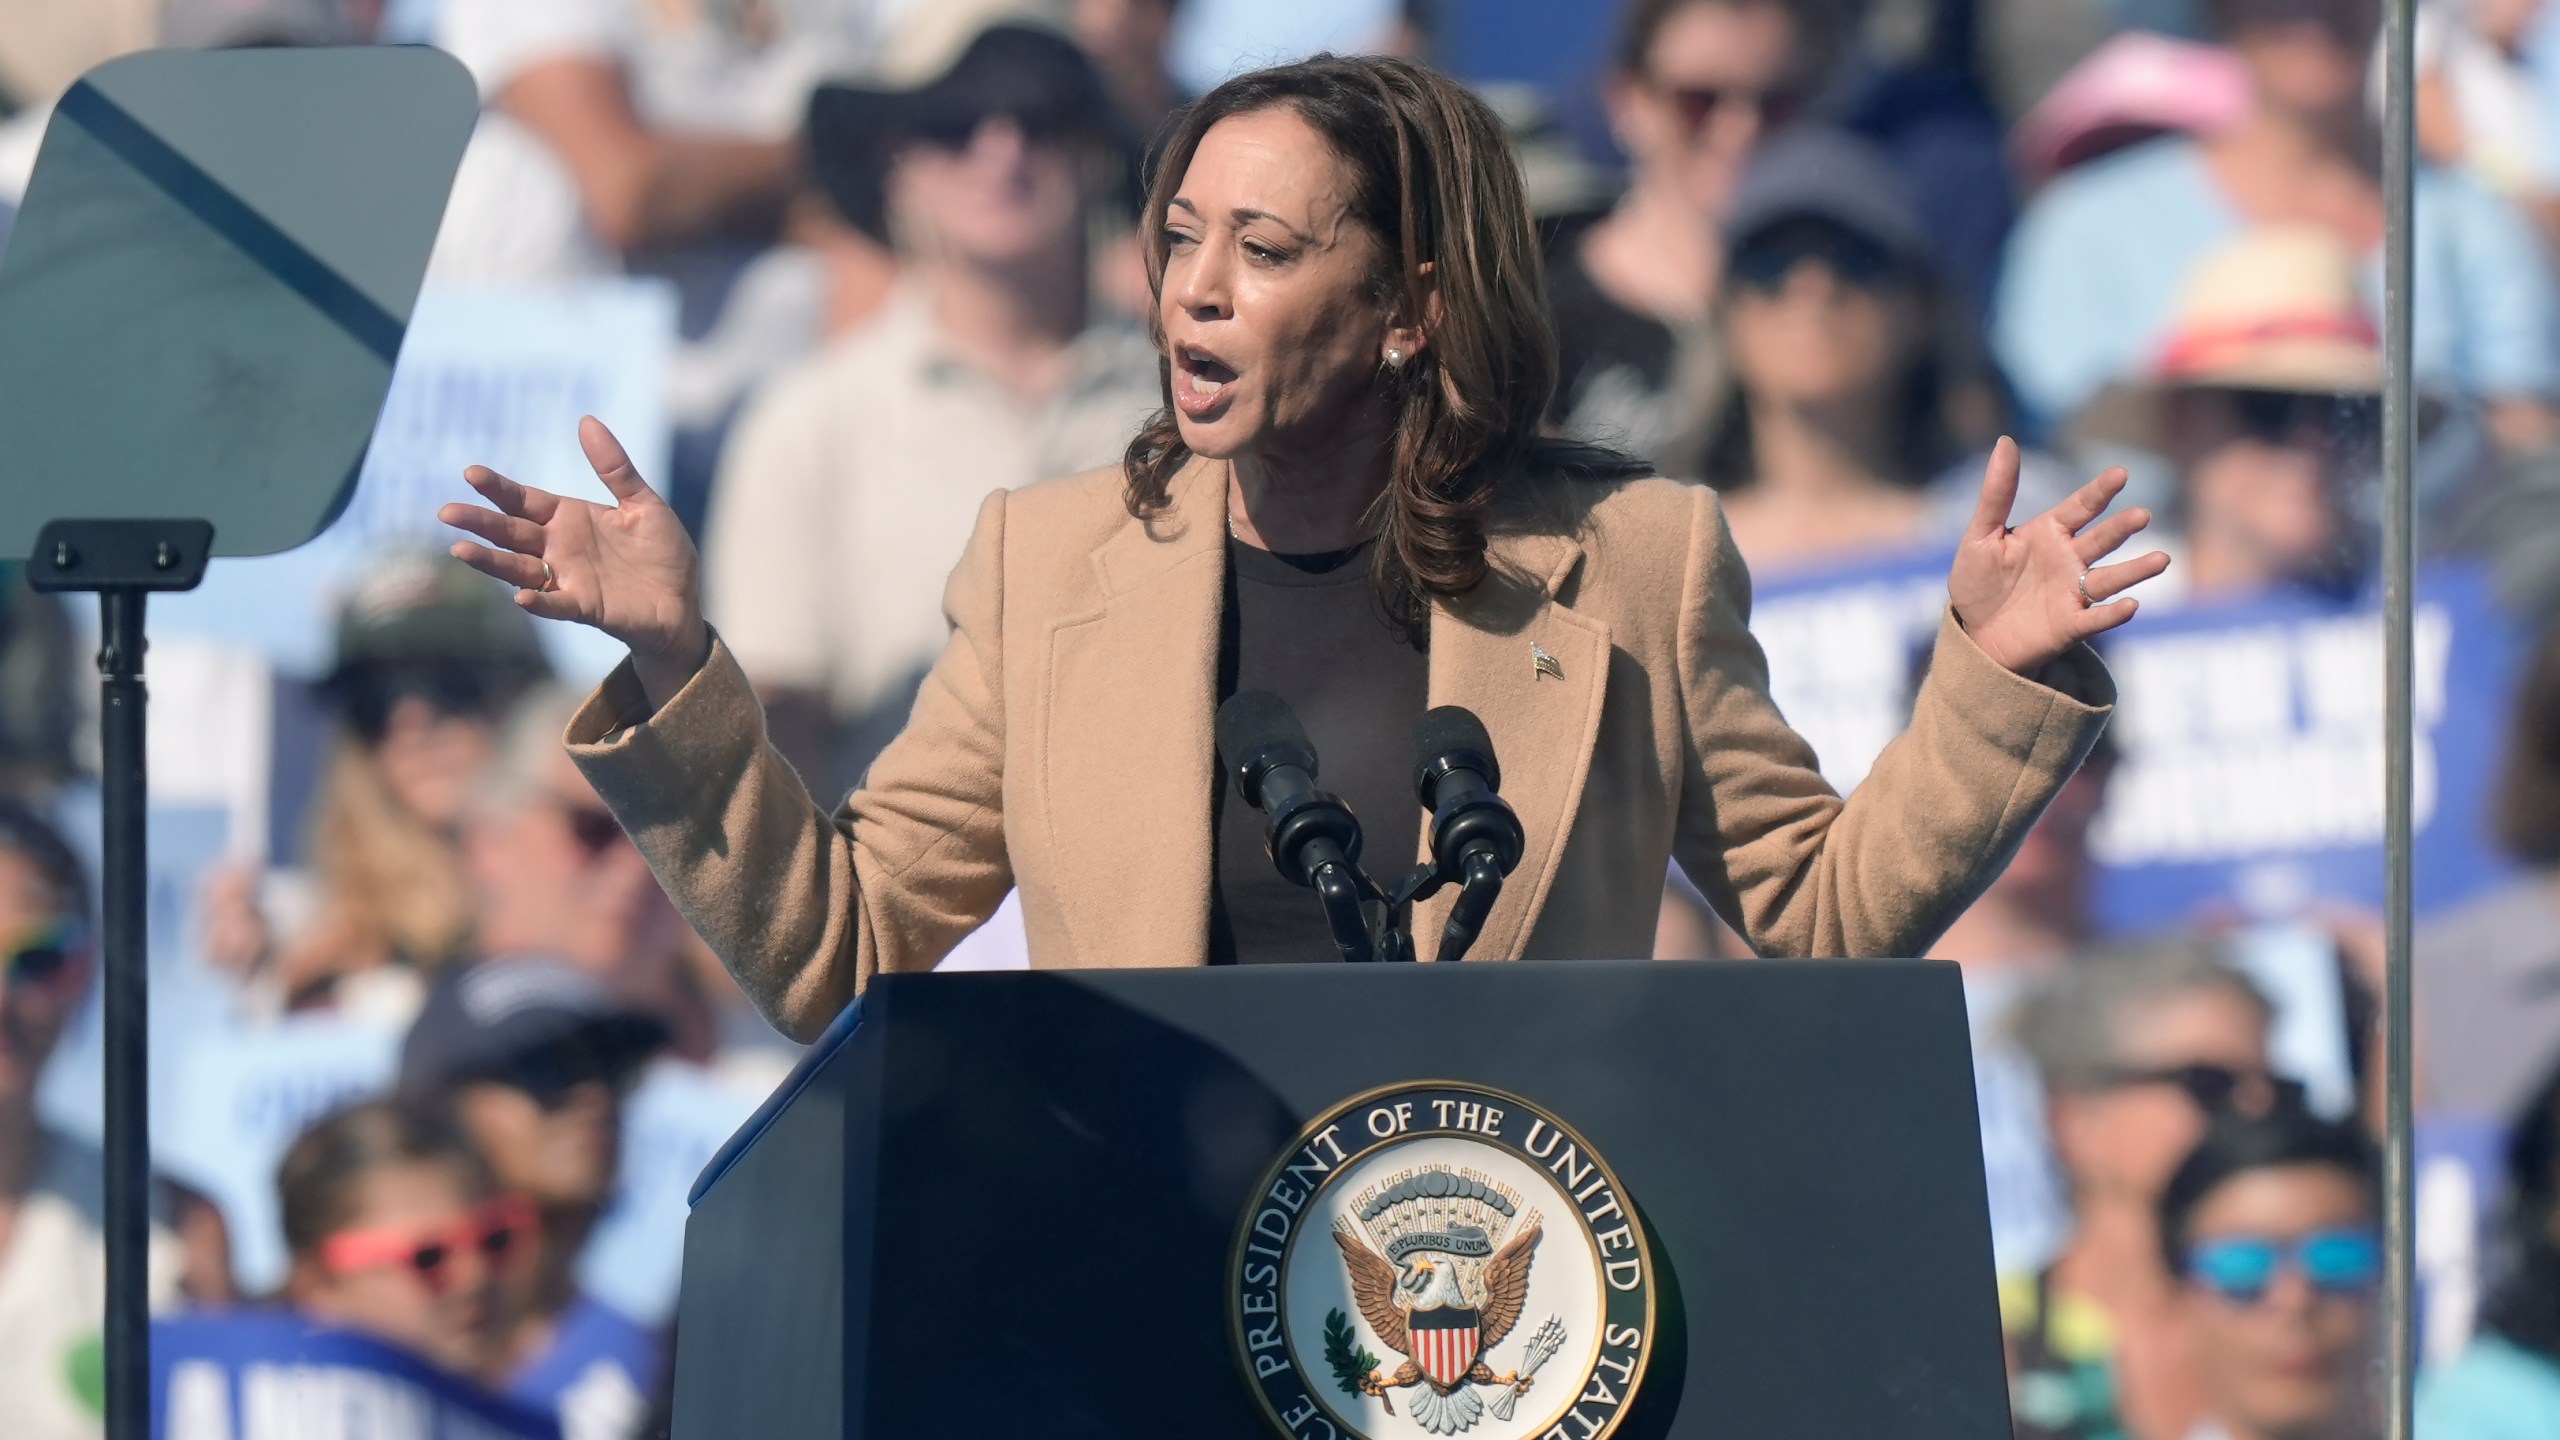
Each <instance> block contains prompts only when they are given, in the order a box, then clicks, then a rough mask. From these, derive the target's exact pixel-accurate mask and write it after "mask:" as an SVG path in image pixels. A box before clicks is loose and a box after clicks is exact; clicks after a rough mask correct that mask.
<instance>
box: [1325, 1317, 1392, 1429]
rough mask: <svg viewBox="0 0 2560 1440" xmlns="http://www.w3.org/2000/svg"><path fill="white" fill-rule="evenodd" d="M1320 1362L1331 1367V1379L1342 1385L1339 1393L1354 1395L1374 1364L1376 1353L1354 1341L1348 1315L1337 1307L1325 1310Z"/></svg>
mask: <svg viewBox="0 0 2560 1440" xmlns="http://www.w3.org/2000/svg"><path fill="white" fill-rule="evenodd" d="M1324 1363H1326V1364H1327V1365H1330V1366H1332V1367H1333V1381H1334V1383H1335V1384H1337V1385H1340V1386H1341V1387H1342V1393H1343V1394H1345V1395H1349V1396H1353V1397H1355V1398H1356V1397H1358V1396H1359V1394H1360V1393H1361V1389H1360V1386H1361V1382H1362V1381H1364V1380H1367V1379H1368V1378H1369V1377H1370V1376H1371V1375H1372V1374H1374V1373H1376V1371H1377V1368H1378V1357H1377V1356H1375V1355H1372V1354H1370V1353H1369V1351H1368V1348H1367V1347H1366V1346H1363V1345H1361V1344H1359V1343H1358V1342H1357V1340H1356V1339H1355V1337H1354V1336H1353V1335H1352V1333H1351V1317H1350V1316H1348V1315H1345V1314H1343V1313H1342V1312H1341V1311H1339V1310H1328V1311H1326V1312H1325V1316H1324ZM1388 1408H1389V1409H1390V1410H1392V1409H1394V1408H1395V1407H1393V1406H1389V1407H1388Z"/></svg>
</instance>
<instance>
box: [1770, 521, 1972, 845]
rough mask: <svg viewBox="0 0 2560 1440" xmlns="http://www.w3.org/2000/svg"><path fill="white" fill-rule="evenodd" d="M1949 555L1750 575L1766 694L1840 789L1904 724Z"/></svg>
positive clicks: (1933, 552)
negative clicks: (1766, 669)
mask: <svg viewBox="0 0 2560 1440" xmlns="http://www.w3.org/2000/svg"><path fill="white" fill-rule="evenodd" d="M1953 559H1954V555H1953V552H1950V551H1945V550H1939V549H1935V548H1932V549H1927V550H1919V551H1910V552H1904V553H1900V554H1895V555H1889V556H1880V557H1876V558H1872V559H1868V560H1863V561H1859V562H1856V563H1852V564H1848V565H1840V566H1825V567H1823V568H1821V569H1808V570H1799V571H1791V572H1785V573H1782V574H1779V575H1777V576H1775V577H1773V578H1770V579H1765V580H1764V579H1760V578H1758V577H1754V580H1753V583H1752V592H1753V595H1752V602H1751V634H1752V637H1753V638H1755V639H1757V640H1758V641H1759V642H1760V647H1761V649H1763V650H1765V651H1767V652H1768V656H1769V698H1771V699H1773V700H1775V701H1777V702H1778V711H1779V713H1780V714H1783V715H1785V716H1786V717H1787V723H1788V724H1789V725H1792V726H1794V727H1795V731H1796V733H1797V734H1799V735H1802V736H1803V737H1804V738H1805V741H1806V743H1808V744H1810V745H1812V746H1813V753H1814V756H1815V757H1816V759H1817V760H1818V761H1819V762H1820V764H1821V766H1822V778H1824V779H1825V780H1828V781H1830V782H1831V787H1832V788H1833V789H1835V790H1838V791H1839V792H1840V793H1841V794H1843V795H1846V794H1847V793H1849V791H1851V790H1852V789H1855V788H1856V787H1857V784H1858V782H1859V781H1861V780H1864V779H1865V778H1867V770H1868V768H1869V767H1870V766H1872V765H1874V764H1875V762H1876V756H1877V755H1878V754H1880V753H1882V751H1883V750H1884V747H1885V746H1886V744H1888V743H1889V742H1891V741H1892V739H1893V737H1894V736H1896V735H1899V734H1901V733H1902V732H1903V730H1904V729H1905V728H1906V727H1907V726H1909V725H1910V723H1911V695H1912V689H1913V686H1914V684H1915V683H1916V682H1917V681H1918V679H1919V677H1920V671H1921V666H1922V664H1923V663H1924V662H1925V661H1926V660H1927V658H1928V655H1929V647H1930V646H1931V645H1933V644H1934V643H1936V640H1937V635H1938V621H1939V617H1941V616H1942V615H1944V614H1945V613H1946V608H1947V566H1948V565H1949V563H1950V562H1952V561H1953Z"/></svg>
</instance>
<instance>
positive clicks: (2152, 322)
mask: <svg viewBox="0 0 2560 1440" xmlns="http://www.w3.org/2000/svg"><path fill="white" fill-rule="evenodd" d="M2213 13H2214V18H2215V21H2216V27H2215V28H2216V30H2217V32H2218V34H2219V36H2220V38H2221V39H2222V41H2223V42H2224V43H2225V44H2226V45H2228V46H2229V47H2230V49H2231V50H2232V52H2233V53H2234V54H2236V55H2237V56H2238V57H2239V59H2240V62H2241V64H2242V65H2243V66H2244V67H2245V68H2246V69H2247V71H2248V75H2249V81H2250V86H2251V89H2252V91H2253V93H2254V95H2255V104H2254V107H2253V108H2252V109H2251V111H2250V113H2249V114H2248V115H2247V117H2246V118H2245V119H2243V120H2241V121H2240V122H2238V123H2237V124H2234V125H2231V126H2228V127H2226V128H2224V129H2221V130H2219V131H2217V132H2215V133H2214V134H2212V135H2210V136H2206V137H2203V138H2188V137H2183V136H2181V137H2172V138H2167V139H2161V140H2155V141H2152V142H2150V143H2148V144H2145V145H2140V146H2136V147H2134V148H2132V149H2130V150H2126V151H2124V152H2123V153H2121V154H2116V155H2110V156H2108V157H2106V158H2105V159H2103V160H2099V161H2096V162H2093V163H2091V164H2088V165H2086V166H2084V167H2082V168H2080V169H2077V170H2074V171H2072V172H2070V173H2068V174H2065V175H2064V176H2062V177H2061V178H2060V179H2058V180H2056V181H2055V182H2054V183H2053V184H2051V185H2049V186H2047V187H2046V188H2045V190H2044V192H2043V193H2042V194H2040V195H2039V196H2038V197H2037V198H2036V200H2035V201H2034V203H2032V204H2031V205H2029V206H2028V208H2027V212H2026V214H2025V216H2024V217H2023V218H2022V219H2021V221H2020V222H2019V226H2018V230H2017V233H2016V235H2015V236H2014V237H2013V238H2012V240H2011V242H2010V248H2009V259H2008V268H2007V273H2006V274H2005V275H2004V276H2003V278H2002V282H2001V288H2000V293H1999V295H1998V298H1997V300H1996V301H1995V304H1994V307H1993V309H1994V315H1993V348H1994V351H1995V353H1996V354H1997V355H1998V357H1999V359H2000V361H2001V363H2002V366H2003V368H2004V369H2005V370H2006V371H2007V372H2008V375H2009V378H2010V380H2011V382H2012V383H2013V384H2014V385H2015V386H2016V387H2017V391H2018V395H2019V398H2020V400H2021V401H2022V403H2023V404H2024V405H2025V406H2026V407H2027V409H2028V410H2029V412H2030V413H2031V414H2032V415H2034V416H2036V417H2037V418H2040V419H2042V420H2044V421H2047V422H2059V421H2061V420H2063V419H2065V418H2067V417H2068V416H2070V415H2071V414H2072V412H2074V411H2076V410H2078V409H2079V408H2080V407H2081V406H2082V405H2083V404H2085V403H2086V402H2087V401H2088V400H2089V399H2090V397H2092V396H2093V395H2095V394H2096V393H2097V392H2098V391H2099V390H2101V389H2102V388H2104V387H2105V386H2106V385H2108V384H2109V383H2110V382H2113V381H2117V380H2121V379H2126V378H2129V377H2132V376H2136V375H2138V374H2140V373H2141V372H2142V369H2143V367H2144V365H2145V363H2146V362H2147V361H2148V360H2149V359H2150V358H2151V357H2152V356H2154V355H2156V354H2157V353H2159V350H2160V348H2161V345H2162V342H2163V341H2164V340H2165V339H2166V338H2167V336H2168V333H2169V331H2170V330H2171V328H2172V327H2173V325H2174V324H2175V323H2176V316H2177V305H2176V301H2177V297H2178V294H2179V287H2180V284H2181V283H2182V281H2183V280H2184V279H2185V277H2186V275H2187V273H2188V271H2189V269H2190V268H2191V267H2192V266H2193V265H2194V264H2195V262H2196V261H2197V259H2198V258H2199V257H2201V256H2202V255H2204V254H2206V253H2208V252H2209V251H2211V250H2212V249H2213V248H2214V247H2215V246H2217V245H2220V244H2222V243H2224V242H2226V241H2229V240H2231V239H2232V238H2234V237H2235V236H2237V235H2239V234H2241V233H2242V232H2243V231H2246V230H2248V229H2250V228H2252V227H2255V226H2260V225H2270V224H2291V225H2307V226H2312V227H2316V228H2318V229H2321V230H2325V231H2327V232H2329V233H2330V234H2331V235H2334V236H2336V237H2337V238H2338V239H2339V241H2340V242H2341V243H2343V244H2345V245H2347V246H2348V247H2349V248H2350V251H2351V253H2352V254H2353V256H2354V257H2355V259H2356V261H2357V270H2358V272H2359V273H2358V279H2359V281H2360V288H2361V289H2362V290H2363V292H2364V294H2365V295H2366V296H2367V297H2368V298H2369V299H2370V298H2378V296H2379V295H2380V290H2381V265H2380V261H2381V246H2382V239H2383V233H2384V229H2385V217H2384V213H2383V210H2384V207H2383V203H2382V187H2381V182H2380V179H2379V148H2378V146H2377V143H2376V140H2375V135H2374V130H2373V122H2372V120H2371V118H2370V116H2369V114H2368V112H2367V109H2366V104H2365V70H2366V64H2367V60H2368V58H2369V56H2370V55H2371V53H2372V48H2373V44H2374V39H2375V36H2376V35H2377V34H2378V32H2379V14H2380V12H2379V7H2378V3H2377V0H2215V4H2214V6H2213ZM2415 243H2416V246H2417V254H2416V270H2417V284H2416V287H2415V291H2414V294H2415V299H2416V307H2417V316H2416V320H2417V326H2416V334H2415V337H2414V339H2415V346H2416V367H2417V372H2418V378H2419V380H2420V381H2421V382H2423V383H2425V384H2427V385H2429V386H2430V387H2431V388H2433V389H2435V390H2436V391H2437V392H2439V393H2441V394H2446V395H2452V396H2461V397H2466V398H2470V399H2475V400H2479V401H2481V402H2483V403H2484V404H2485V406H2486V407H2487V410H2488V417H2487V418H2488V420H2489V423H2490V426H2491V428H2492V430H2493V432H2494V433H2495V434H2496V436H2497V437H2498V439H2499V440H2500V441H2501V442H2503V444H2504V445H2505V446H2506V447H2508V448H2509V449H2516V450H2522V449H2530V448H2533V447H2535V446H2538V445H2541V444H2544V443H2547V442H2548V441H2549V440H2550V439H2551V438H2552V436H2553V433H2554V427H2553V423H2552V410H2551V401H2552V398H2553V396H2554V395H2555V394H2560V298H2555V294H2554V290H2553V284H2552V276H2551V273H2550V270H2549V262H2548V261H2547V259H2546V258H2545V256H2544V254H2543V251H2542V248H2541V246H2540V245H2539V244H2538V243H2537V241H2536V239H2535V236H2534V234H2533V231H2532V229H2531V227H2530V226H2528V225H2527V224H2526V223H2525V221H2524V219H2523V218H2522V217H2521V216H2520V215H2519V214H2518V213H2517V211H2516V210H2515V209H2514V207H2512V206H2511V205H2509V204H2508V203H2507V202H2505V201H2504V200H2502V199H2500V198H2498V197H2497V196H2495V195H2492V194H2490V193H2489V192H2488V191H2486V190H2484V189H2482V188H2481V187H2480V186H2479V185H2477V184H2476V183H2474V182H2473V181H2471V180H2469V179H2468V178H2465V177H2463V176H2460V175H2456V174H2451V173H2447V172H2444V171H2440V170H2434V169H2426V170H2423V171H2422V172H2421V173H2420V175H2419V176H2418V183H2417V229H2416V234H2415Z"/></svg>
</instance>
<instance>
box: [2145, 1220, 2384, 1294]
mask: <svg viewBox="0 0 2560 1440" xmlns="http://www.w3.org/2000/svg"><path fill="white" fill-rule="evenodd" d="M2288 1263H2289V1264H2292V1265H2294V1266H2296V1267H2297V1268H2299V1269H2300V1270H2301V1271H2302V1278H2304V1279H2305V1280H2308V1281H2310V1282H2311V1287H2312V1288H2313V1289H2315V1290H2318V1291H2320V1292H2321V1293H2323V1294H2327V1295H2362V1294H2366V1293H2368V1292H2370V1291H2371V1290H2372V1289H2373V1287H2374V1286H2375V1285H2377V1284H2379V1283H2381V1280H2382V1238H2381V1237H2380V1236H2379V1235H2376V1234H2375V1233H2374V1232H2373V1231H2371V1230H2366V1229H2351V1228H2348V1229H2336V1230H2314V1231H2312V1232H2311V1233H2309V1234H2307V1235H2303V1236H2301V1237H2299V1238H2296V1239H2292V1240H2279V1239H2276V1238H2275V1237H2273V1236H2269V1235H2227V1236H2224V1237H2222V1238H2221V1239H2218V1240H2208V1241H2205V1242H2203V1243H2201V1244H2199V1245H2197V1246H2196V1247H2195V1249H2194V1250H2193V1251H2192V1252H2191V1253H2190V1254H2189V1255H2188V1257H2187V1275H2188V1278H2190V1279H2192V1280H2194V1281H2195V1282H2196V1283H2197V1284H2199V1285H2201V1286H2203V1287H2204V1288H2206V1289H2207V1290H2210V1291H2212V1292H2213V1293H2214V1294H2216V1295H2219V1296H2221V1297H2222V1298H2223V1299H2225V1300H2229V1301H2232V1302H2234V1303H2236V1304H2241V1305H2254V1304H2256V1303H2257V1302H2258V1301H2259V1300H2261V1299H2264V1298H2265V1296H2266V1293H2267V1290H2268V1288H2269V1287H2270V1286H2272V1285H2274V1284H2275V1280H2276V1271H2277V1270H2278V1269H2279V1268H2281V1267H2282V1266H2284V1265H2286V1264H2288Z"/></svg>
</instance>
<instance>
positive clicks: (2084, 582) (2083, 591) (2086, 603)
mask: <svg viewBox="0 0 2560 1440" xmlns="http://www.w3.org/2000/svg"><path fill="white" fill-rule="evenodd" d="M543 568H544V569H546V570H548V569H550V568H551V567H549V566H547V565H546V566H544V567H543ZM2090 568H2095V567H2090ZM2097 603H2098V602H2097V601H2095V600H2093V599H2091V598H2089V570H2088V569H2083V570H2082V571H2081V572H2080V608H2081V609H2083V610H2086V609H2088V608H2089V607H2090V606H2092V605H2095V604H2097Z"/></svg>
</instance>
